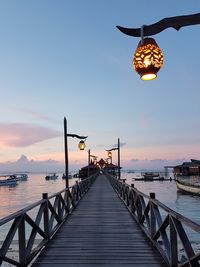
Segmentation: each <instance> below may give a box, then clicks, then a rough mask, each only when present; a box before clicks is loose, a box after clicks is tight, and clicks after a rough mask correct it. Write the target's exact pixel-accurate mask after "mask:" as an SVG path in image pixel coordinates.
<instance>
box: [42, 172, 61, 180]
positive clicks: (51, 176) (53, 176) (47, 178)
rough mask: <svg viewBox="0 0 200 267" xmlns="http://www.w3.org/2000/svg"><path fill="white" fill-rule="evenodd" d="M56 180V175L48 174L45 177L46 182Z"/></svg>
mask: <svg viewBox="0 0 200 267" xmlns="http://www.w3.org/2000/svg"><path fill="white" fill-rule="evenodd" d="M57 178H58V175H56V173H50V174H48V175H46V177H45V179H46V180H56V179H57Z"/></svg>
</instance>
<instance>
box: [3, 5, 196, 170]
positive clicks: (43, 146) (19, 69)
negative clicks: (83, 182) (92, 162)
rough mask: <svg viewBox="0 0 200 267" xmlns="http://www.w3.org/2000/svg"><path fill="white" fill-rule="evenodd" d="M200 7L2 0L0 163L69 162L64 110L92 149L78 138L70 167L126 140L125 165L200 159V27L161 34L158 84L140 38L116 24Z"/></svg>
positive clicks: (73, 144) (71, 127)
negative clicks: (82, 147)
mask: <svg viewBox="0 0 200 267" xmlns="http://www.w3.org/2000/svg"><path fill="white" fill-rule="evenodd" d="M199 10H200V2H199V1H194V0H193V1H185V0H182V1H174V0H169V1H166V2H163V1H151V2H149V1H144V0H143V1H132V0H127V1H118V0H115V1H114V0H109V1H108V0H101V1H92V0H85V1H81V0H79V1H77V0H76V1H75V0H73V1H72V0H71V1H70V0H65V1H64V0H56V1H55V0H54V1H53V0H28V1H27V0H2V1H0V36H1V39H0V63H1V64H0V93H1V105H0V112H1V116H0V148H1V149H0V163H4V164H5V162H7V161H9V162H15V161H17V160H18V159H19V158H20V157H21V155H25V156H26V157H27V159H28V160H34V161H35V162H38V163H40V162H41V161H42V162H44V161H48V160H49V159H50V160H52V161H50V162H51V163H52V162H54V161H55V162H59V166H60V164H61V165H62V162H63V161H64V149H63V118H64V116H66V117H67V120H68V132H70V133H76V134H80V135H88V136H89V137H88V139H87V148H86V151H84V152H79V151H78V150H77V140H75V139H69V158H70V169H71V168H72V169H73V168H78V167H80V166H82V165H85V164H87V150H88V149H89V148H90V149H91V152H92V153H93V154H95V155H97V156H99V158H101V157H103V158H105V157H106V156H107V155H106V152H105V150H106V149H108V148H110V147H112V146H113V145H114V144H116V142H117V138H118V137H119V138H120V141H121V143H122V147H121V163H122V166H123V167H124V168H132V169H135V168H158V167H159V168H160V167H162V166H164V165H167V164H169V163H170V164H176V163H178V162H182V161H183V160H188V159H190V158H200V152H199V151H200V135H199V132H200V123H199V116H200V106H199V97H200V92H199V75H200V71H199V62H200V54H199V30H200V26H199V25H195V26H190V27H184V28H182V29H180V31H178V32H177V31H176V30H174V29H172V28H170V29H167V30H165V31H163V32H161V33H160V34H158V35H156V36H154V38H155V39H156V41H157V43H158V44H159V46H160V48H161V49H162V51H163V54H164V66H163V68H162V69H161V70H160V72H159V73H158V77H157V79H156V80H153V81H149V82H145V81H141V80H140V78H139V76H138V75H137V74H136V73H135V71H134V70H133V67H132V57H133V54H134V51H135V48H136V46H137V44H138V42H139V38H133V37H129V36H126V35H123V34H122V33H121V32H120V31H119V30H117V28H116V25H120V26H124V27H130V28H136V27H141V26H142V25H143V24H146V25H148V24H152V23H155V22H157V21H159V20H161V19H162V18H165V17H171V16H178V15H188V14H194V13H198V12H199ZM113 154H114V153H113ZM116 154H117V153H116ZM113 156H114V157H115V156H116V155H113ZM114 161H117V159H114ZM48 162H49V161H48ZM52 164H53V163H52ZM0 171H1V170H0Z"/></svg>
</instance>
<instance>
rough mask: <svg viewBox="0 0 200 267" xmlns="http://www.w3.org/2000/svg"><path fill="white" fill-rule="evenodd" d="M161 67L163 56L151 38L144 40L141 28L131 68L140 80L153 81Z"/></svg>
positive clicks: (142, 28)
mask: <svg viewBox="0 0 200 267" xmlns="http://www.w3.org/2000/svg"><path fill="white" fill-rule="evenodd" d="M162 65H163V54H162V51H161V49H160V48H159V46H158V45H157V43H156V41H155V40H154V39H153V38H144V26H142V27H141V40H140V42H139V44H138V46H137V48H136V51H135V54H134V57H133V66H134V69H135V71H136V72H137V73H138V74H139V75H140V78H141V79H142V80H153V79H155V78H156V77H157V72H158V71H159V70H160V68H161V67H162Z"/></svg>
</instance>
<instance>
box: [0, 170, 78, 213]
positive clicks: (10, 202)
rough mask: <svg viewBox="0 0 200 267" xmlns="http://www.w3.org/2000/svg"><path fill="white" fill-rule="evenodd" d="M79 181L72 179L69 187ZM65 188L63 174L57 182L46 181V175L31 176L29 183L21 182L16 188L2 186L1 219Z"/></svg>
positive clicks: (0, 190) (0, 187)
mask: <svg viewBox="0 0 200 267" xmlns="http://www.w3.org/2000/svg"><path fill="white" fill-rule="evenodd" d="M75 180H77V179H70V180H69V185H70V186H71V185H72V184H74V183H75ZM64 188H65V180H63V179H62V174H60V175H59V178H58V179H57V180H49V181H47V180H46V179H45V174H30V175H29V177H28V180H27V181H19V182H18V184H17V185H16V186H0V218H3V217H5V216H7V215H9V214H11V213H13V212H16V211H18V210H20V209H22V208H24V207H26V206H28V205H30V204H32V203H33V202H35V201H38V200H40V199H41V198H42V194H43V193H48V194H49V195H51V194H53V193H56V192H58V191H60V190H62V189H64Z"/></svg>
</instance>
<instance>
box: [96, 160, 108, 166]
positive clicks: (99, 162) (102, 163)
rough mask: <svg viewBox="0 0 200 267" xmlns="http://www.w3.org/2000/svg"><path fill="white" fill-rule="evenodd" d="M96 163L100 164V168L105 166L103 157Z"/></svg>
mask: <svg viewBox="0 0 200 267" xmlns="http://www.w3.org/2000/svg"><path fill="white" fill-rule="evenodd" d="M97 164H99V166H100V167H101V168H103V167H104V166H105V164H106V162H105V160H104V159H100V160H99V161H98V162H97Z"/></svg>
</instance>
